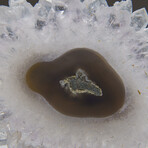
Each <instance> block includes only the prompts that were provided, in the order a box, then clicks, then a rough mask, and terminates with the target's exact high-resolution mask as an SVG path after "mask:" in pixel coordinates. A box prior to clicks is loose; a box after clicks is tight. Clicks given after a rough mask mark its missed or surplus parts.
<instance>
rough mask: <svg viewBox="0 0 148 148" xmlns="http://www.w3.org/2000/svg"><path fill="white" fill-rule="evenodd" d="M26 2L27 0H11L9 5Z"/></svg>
mask: <svg viewBox="0 0 148 148" xmlns="http://www.w3.org/2000/svg"><path fill="white" fill-rule="evenodd" d="M24 2H26V1H25V0H9V6H15V5H19V4H22V3H24Z"/></svg>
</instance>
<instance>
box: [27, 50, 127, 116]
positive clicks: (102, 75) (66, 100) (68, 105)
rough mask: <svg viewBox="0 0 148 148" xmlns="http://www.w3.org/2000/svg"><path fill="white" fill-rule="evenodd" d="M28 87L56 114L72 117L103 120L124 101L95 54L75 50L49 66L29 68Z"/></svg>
mask: <svg viewBox="0 0 148 148" xmlns="http://www.w3.org/2000/svg"><path fill="white" fill-rule="evenodd" d="M26 81H27V84H28V86H29V87H30V88H31V89H32V90H33V91H35V92H37V93H39V94H41V95H42V96H43V97H44V98H46V100H47V101H48V102H49V103H50V104H51V105H52V106H53V107H54V108H55V109H56V110H57V111H59V112H61V113H63V114H65V115H69V116H75V117H106V116H109V115H112V114H113V113H115V112H116V111H118V110H119V109H120V108H121V107H122V105H123V103H124V99H125V89H124V85H123V82H122V80H121V78H120V77H119V75H118V74H117V73H116V72H115V71H114V70H113V68H112V67H111V66H110V65H109V64H108V63H107V61H106V60H105V59H104V58H103V57H102V56H101V55H100V54H99V53H97V52H95V51H93V50H90V49H85V48H79V49H73V50H70V51H69V52H67V53H65V54H63V55H62V56H60V57H59V58H57V59H55V60H53V61H50V62H40V63H36V64H35V65H33V66H32V67H31V68H30V69H29V70H28V72H27V74H26Z"/></svg>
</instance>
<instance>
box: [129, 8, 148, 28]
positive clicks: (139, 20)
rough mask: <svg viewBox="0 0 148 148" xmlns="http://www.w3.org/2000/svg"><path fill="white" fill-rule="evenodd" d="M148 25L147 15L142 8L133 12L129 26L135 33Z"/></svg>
mask: <svg viewBox="0 0 148 148" xmlns="http://www.w3.org/2000/svg"><path fill="white" fill-rule="evenodd" d="M147 24H148V15H147V12H146V10H145V9H144V8H142V9H139V10H137V11H135V12H133V14H132V17H131V26H132V27H134V28H135V30H136V31H139V30H141V29H142V28H145V27H146V26H147Z"/></svg>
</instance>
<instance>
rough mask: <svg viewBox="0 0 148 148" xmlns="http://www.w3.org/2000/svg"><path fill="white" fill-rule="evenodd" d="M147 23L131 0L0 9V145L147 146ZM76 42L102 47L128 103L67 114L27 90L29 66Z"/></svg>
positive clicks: (21, 0) (74, 0)
mask: <svg viewBox="0 0 148 148" xmlns="http://www.w3.org/2000/svg"><path fill="white" fill-rule="evenodd" d="M147 24H148V15H147V12H146V10H145V9H139V10H137V11H135V12H132V2H131V0H126V1H121V2H116V3H115V4H114V6H113V7H109V6H108V5H107V2H106V1H105V0H40V1H39V2H38V3H37V4H36V5H35V6H34V7H32V6H31V5H30V4H29V3H28V2H27V1H26V0H9V7H6V6H0V147H1V148H51V147H52V148H60V147H61V148H74V147H75V148H78V147H81V148H98V147H99V148H122V147H123V148H124V147H125V148H147V147H148V124H147V122H148V28H146V26H147ZM78 47H86V48H91V49H94V50H95V51H97V52H99V53H100V54H101V55H103V56H104V57H105V58H106V59H107V61H108V62H109V63H110V65H111V66H112V67H113V68H114V69H115V70H116V71H117V73H118V74H119V75H120V76H121V78H122V80H123V82H124V85H125V89H126V100H125V104H124V106H123V108H121V110H120V111H118V112H117V113H116V114H114V115H113V116H110V117H108V118H103V119H98V118H72V117H68V116H65V115H62V114H60V113H58V112H56V111H55V110H54V109H53V108H52V107H51V106H50V105H49V104H48V103H47V102H46V101H45V100H44V98H42V97H41V96H40V95H38V94H36V93H34V92H32V91H31V90H30V89H29V88H28V87H27V85H26V83H25V74H26V71H27V70H28V68H29V67H30V66H31V65H33V64H34V63H37V62H40V61H50V60H53V59H55V58H57V57H59V56H60V55H62V54H63V53H65V52H66V51H68V50H70V49H72V48H78ZM61 66H62V65H61ZM49 91H50V90H49Z"/></svg>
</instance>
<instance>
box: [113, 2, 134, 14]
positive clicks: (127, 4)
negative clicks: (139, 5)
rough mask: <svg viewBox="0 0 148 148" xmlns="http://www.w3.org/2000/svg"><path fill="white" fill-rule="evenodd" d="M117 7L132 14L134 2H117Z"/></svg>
mask: <svg viewBox="0 0 148 148" xmlns="http://www.w3.org/2000/svg"><path fill="white" fill-rule="evenodd" d="M114 6H115V7H118V8H120V9H121V10H127V11H129V12H132V1H131V0H126V1H121V2H118V1H117V2H115V4H114Z"/></svg>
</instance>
